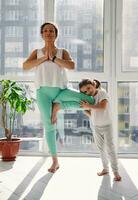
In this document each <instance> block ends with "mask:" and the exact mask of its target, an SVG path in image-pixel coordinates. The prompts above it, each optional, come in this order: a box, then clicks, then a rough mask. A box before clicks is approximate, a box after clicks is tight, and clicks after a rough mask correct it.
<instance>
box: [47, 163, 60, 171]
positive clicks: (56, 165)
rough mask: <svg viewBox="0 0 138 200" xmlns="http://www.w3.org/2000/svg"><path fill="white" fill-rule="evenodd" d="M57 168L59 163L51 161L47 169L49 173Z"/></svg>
mask: <svg viewBox="0 0 138 200" xmlns="http://www.w3.org/2000/svg"><path fill="white" fill-rule="evenodd" d="M58 169H59V164H58V163H57V162H53V164H52V165H51V167H50V168H49V169H48V171H49V172H51V173H55V172H56V171H57V170H58Z"/></svg>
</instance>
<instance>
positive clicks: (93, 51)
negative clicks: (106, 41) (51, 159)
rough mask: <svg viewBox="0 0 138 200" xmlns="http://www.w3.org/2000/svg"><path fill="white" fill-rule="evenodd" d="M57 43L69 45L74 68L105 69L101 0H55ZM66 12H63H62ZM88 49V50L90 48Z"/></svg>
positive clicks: (82, 69)
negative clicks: (75, 65) (57, 27)
mask: <svg viewBox="0 0 138 200" xmlns="http://www.w3.org/2000/svg"><path fill="white" fill-rule="evenodd" d="M55 3H56V5H55V15H56V18H55V19H56V23H57V24H58V26H59V30H60V35H59V39H58V45H59V46H60V47H62V48H66V47H67V46H68V43H69V44H70V47H71V45H72V46H73V48H68V50H69V51H70V52H71V55H72V57H73V59H74V60H75V61H76V63H77V67H76V70H77V71H91V72H99V73H100V72H103V71H104V65H103V62H104V57H103V54H104V53H103V52H104V50H103V0H93V1H92V0H86V1H84V0H80V1H72V2H70V3H69V1H67V0H56V1H55ZM65 13H66V14H65ZM89 50H90V51H89Z"/></svg>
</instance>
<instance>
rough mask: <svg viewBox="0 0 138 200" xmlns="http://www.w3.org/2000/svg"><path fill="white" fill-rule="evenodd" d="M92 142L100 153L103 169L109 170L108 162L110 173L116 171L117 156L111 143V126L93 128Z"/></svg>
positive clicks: (112, 142)
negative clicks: (110, 168)
mask: <svg viewBox="0 0 138 200" xmlns="http://www.w3.org/2000/svg"><path fill="white" fill-rule="evenodd" d="M93 136H94V140H95V143H96V145H97V148H98V150H99V151H100V156H101V160H102V164H103V168H104V169H107V170H109V168H108V163H109V162H108V160H109V161H110V163H111V167H112V171H113V172H117V171H118V162H117V154H116V150H115V145H114V141H113V131H112V125H106V126H94V134H93Z"/></svg>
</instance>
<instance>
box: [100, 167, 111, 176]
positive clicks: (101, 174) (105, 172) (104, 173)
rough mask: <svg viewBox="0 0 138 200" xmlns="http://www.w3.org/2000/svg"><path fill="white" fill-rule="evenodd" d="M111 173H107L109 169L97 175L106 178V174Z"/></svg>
mask: <svg viewBox="0 0 138 200" xmlns="http://www.w3.org/2000/svg"><path fill="white" fill-rule="evenodd" d="M108 173H109V172H108V171H107V169H103V170H102V171H101V172H98V173H97V175H98V176H104V175H106V174H108Z"/></svg>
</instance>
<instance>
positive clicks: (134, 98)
mask: <svg viewBox="0 0 138 200" xmlns="http://www.w3.org/2000/svg"><path fill="white" fill-rule="evenodd" d="M137 119H138V83H137V82H119V83H118V132H119V150H120V151H121V152H126V151H127V152H131V153H134V152H137V151H138V123H137Z"/></svg>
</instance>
